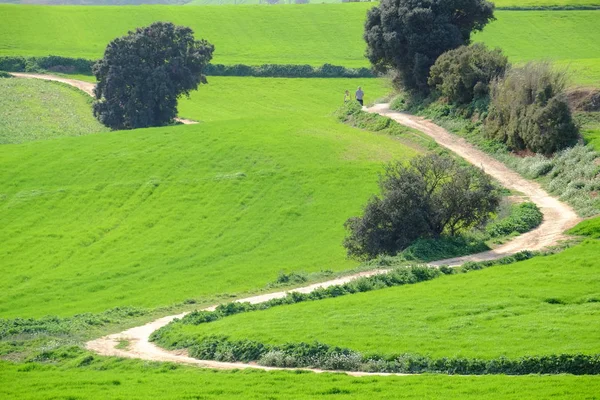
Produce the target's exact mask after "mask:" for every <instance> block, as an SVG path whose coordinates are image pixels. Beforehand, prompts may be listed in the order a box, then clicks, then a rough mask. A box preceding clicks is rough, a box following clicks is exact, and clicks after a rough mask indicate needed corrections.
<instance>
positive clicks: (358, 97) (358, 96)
mask: <svg viewBox="0 0 600 400" xmlns="http://www.w3.org/2000/svg"><path fill="white" fill-rule="evenodd" d="M364 96H365V93H364V92H363V91H362V89H361V88H360V86H359V87H358V89H356V92H355V93H354V98H355V99H356V101H358V102H359V103H360V105H361V106H362V105H363V98H364ZM351 99H352V98H351V97H350V92H349V91H347V90H346V92H345V93H344V103H347V102H349V101H350V100H351Z"/></svg>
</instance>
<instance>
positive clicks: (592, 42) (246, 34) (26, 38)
mask: <svg viewBox="0 0 600 400" xmlns="http://www.w3.org/2000/svg"><path fill="white" fill-rule="evenodd" d="M584 1H587V0H584ZM372 6H373V4H371V3H353V4H318V5H317V4H313V5H289V6H285V7H253V6H223V7H178V6H135V7H129V6H122V7H101V6H97V7H96V6H95V7H60V6H15V5H0V13H1V14H2V15H3V16H5V21H6V23H4V24H2V25H0V55H22V56H42V55H49V54H55V55H61V56H69V57H82V58H89V59H95V58H99V57H101V56H102V54H103V51H104V48H105V47H106V45H107V44H108V42H109V41H110V40H112V39H113V38H115V37H117V36H120V35H123V34H125V33H126V32H127V31H128V30H131V29H134V28H135V27H138V26H143V25H148V24H150V23H151V22H153V21H156V20H166V21H172V22H175V23H177V24H183V25H187V26H190V27H192V28H193V29H194V30H195V32H196V34H197V35H198V36H199V37H203V38H206V39H208V40H209V41H210V42H212V43H214V44H215V46H216V50H215V58H214V60H213V62H215V63H222V64H236V63H241V64H250V65H256V64H264V63H278V64H311V65H321V64H323V63H330V64H336V65H344V66H347V67H364V66H368V61H367V60H366V59H365V57H364V52H365V44H364V42H363V40H362V31H363V21H364V18H365V13H366V11H367V10H368V9H369V8H370V7H372ZM496 16H497V21H494V22H492V23H491V24H490V25H489V26H487V27H486V28H485V29H484V31H483V32H482V33H478V34H476V35H475V36H474V40H475V41H482V42H484V43H486V44H487V45H489V46H492V47H495V46H498V47H501V48H502V49H503V50H504V51H505V52H506V54H507V55H508V56H509V57H510V59H511V61H513V62H525V61H529V60H538V59H548V60H553V61H556V62H557V63H558V64H559V65H560V66H562V67H568V68H569V70H570V71H572V73H573V81H574V84H578V85H595V86H597V85H598V84H599V83H598V82H599V81H600V29H598V24H597V21H598V20H600V10H597V11H590V10H586V11H497V12H496Z"/></svg>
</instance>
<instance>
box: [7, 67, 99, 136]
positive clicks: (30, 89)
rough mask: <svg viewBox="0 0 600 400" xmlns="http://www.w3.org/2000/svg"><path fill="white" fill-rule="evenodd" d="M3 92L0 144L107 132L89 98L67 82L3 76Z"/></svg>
mask: <svg viewBox="0 0 600 400" xmlns="http://www.w3.org/2000/svg"><path fill="white" fill-rule="evenodd" d="M0 93H1V95H0V145H2V144H9V143H25V142H30V141H36V140H45V139H54V138H58V137H65V136H81V135H88V134H92V133H98V132H105V131H107V129H106V128H105V127H103V126H102V125H101V124H100V123H98V121H96V120H95V119H94V117H93V116H92V115H91V112H90V100H91V99H90V97H89V96H88V95H87V94H85V93H82V92H81V91H79V90H77V89H74V88H72V87H69V86H67V85H63V84H60V83H57V82H44V81H40V80H37V79H1V80H0Z"/></svg>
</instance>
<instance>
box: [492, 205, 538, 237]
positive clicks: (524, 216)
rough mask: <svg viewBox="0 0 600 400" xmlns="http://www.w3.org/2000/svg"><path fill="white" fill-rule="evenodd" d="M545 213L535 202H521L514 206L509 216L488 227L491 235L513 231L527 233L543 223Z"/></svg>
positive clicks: (508, 233)
mask: <svg viewBox="0 0 600 400" xmlns="http://www.w3.org/2000/svg"><path fill="white" fill-rule="evenodd" d="M543 218H544V215H543V214H542V212H541V211H540V210H539V208H538V207H537V206H536V205H535V204H534V203H529V202H528V203H521V204H519V205H517V206H514V207H513V212H511V215H510V216H509V217H508V218H505V219H503V220H501V221H498V222H496V223H491V224H489V225H488V226H487V227H486V231H487V232H488V233H489V234H490V236H491V237H499V236H506V235H510V234H511V233H513V232H518V233H525V232H528V231H530V230H532V229H533V228H536V227H537V226H539V225H540V224H541V223H542V220H543Z"/></svg>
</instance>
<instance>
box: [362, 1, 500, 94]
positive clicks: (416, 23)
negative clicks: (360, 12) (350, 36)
mask: <svg viewBox="0 0 600 400" xmlns="http://www.w3.org/2000/svg"><path fill="white" fill-rule="evenodd" d="M493 19H494V5H493V4H492V3H489V2H487V1H485V0H466V1H460V0H417V1H411V0H383V1H382V2H381V3H380V5H379V7H374V8H372V9H371V10H369V12H368V13H367V21H366V23H365V33H364V39H365V41H366V42H367V57H368V58H369V61H370V62H371V64H373V66H374V68H375V69H376V70H379V71H386V70H388V69H391V70H392V71H394V72H395V73H397V74H398V77H397V81H398V83H399V84H400V85H401V86H402V87H403V88H405V89H408V90H419V91H427V77H428V76H429V69H430V68H431V66H432V65H433V63H434V62H435V60H436V59H437V58H438V57H439V56H440V55H441V54H442V53H444V52H445V51H447V50H450V49H454V48H457V47H459V46H461V45H465V44H469V42H470V40H471V33H472V32H473V31H480V30H482V29H483V27H484V26H485V25H486V24H487V23H488V22H489V21H491V20H493Z"/></svg>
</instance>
